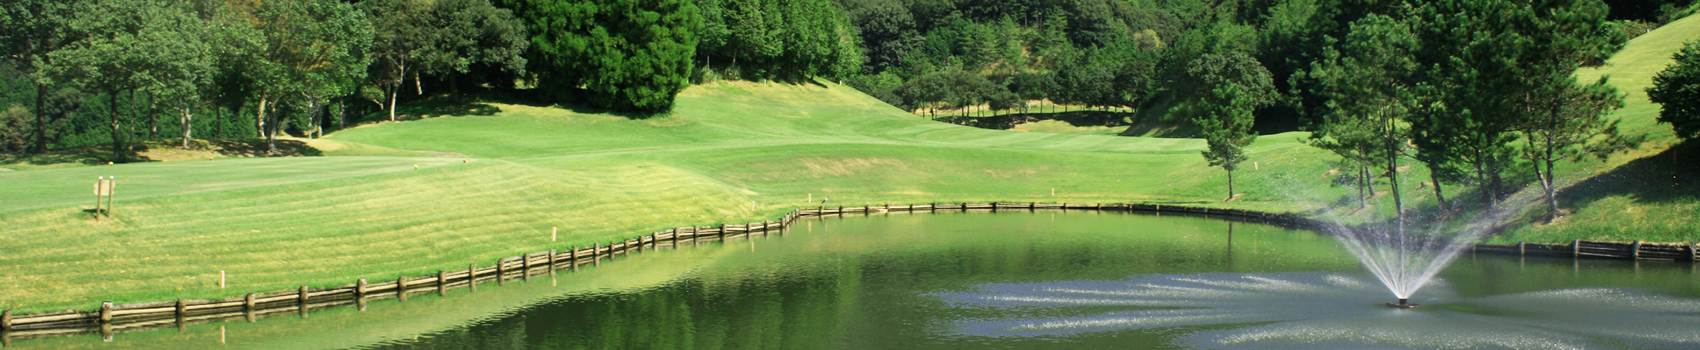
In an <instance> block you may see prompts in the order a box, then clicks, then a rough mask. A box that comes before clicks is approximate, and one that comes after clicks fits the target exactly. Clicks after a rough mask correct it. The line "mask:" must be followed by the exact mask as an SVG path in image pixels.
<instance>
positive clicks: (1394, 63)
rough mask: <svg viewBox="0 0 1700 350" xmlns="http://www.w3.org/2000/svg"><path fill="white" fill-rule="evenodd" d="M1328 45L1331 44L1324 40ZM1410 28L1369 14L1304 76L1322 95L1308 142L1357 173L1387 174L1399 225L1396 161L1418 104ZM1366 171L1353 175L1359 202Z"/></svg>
mask: <svg viewBox="0 0 1700 350" xmlns="http://www.w3.org/2000/svg"><path fill="white" fill-rule="evenodd" d="M1330 41H1332V40H1330ZM1418 45H1419V42H1418V40H1417V37H1416V34H1415V33H1414V32H1413V31H1412V29H1411V26H1410V24H1408V23H1406V22H1403V21H1399V20H1395V19H1393V18H1391V17H1388V16H1383V15H1370V16H1366V17H1364V18H1363V19H1360V20H1358V21H1355V22H1353V23H1352V24H1351V31H1350V32H1349V33H1348V34H1347V35H1346V40H1345V41H1344V42H1342V43H1341V44H1340V45H1339V48H1335V47H1327V48H1325V49H1324V50H1323V59H1322V60H1321V61H1319V62H1316V63H1313V64H1312V66H1311V71H1310V73H1309V77H1310V78H1312V79H1315V81H1316V82H1317V86H1316V90H1317V91H1316V93H1317V94H1318V95H1320V96H1322V97H1324V98H1325V99H1326V100H1325V104H1324V107H1323V108H1322V110H1323V111H1325V112H1324V114H1323V115H1322V116H1320V117H1321V118H1320V119H1321V120H1322V123H1321V125H1320V126H1319V127H1318V128H1316V130H1315V132H1314V133H1312V134H1311V144H1313V145H1316V146H1318V147H1321V148H1323V149H1327V150H1330V151H1333V152H1334V153H1335V154H1339V155H1340V156H1341V157H1344V158H1345V159H1346V160H1347V161H1348V163H1353V164H1356V165H1357V166H1359V167H1361V168H1362V169H1368V168H1372V167H1376V166H1377V165H1378V166H1379V167H1380V168H1381V169H1382V170H1383V171H1384V172H1385V173H1386V174H1387V177H1388V183H1389V185H1388V186H1389V187H1390V188H1391V193H1392V194H1393V203H1394V211H1395V213H1397V214H1398V216H1399V218H1400V220H1401V221H1403V219H1404V217H1405V203H1404V200H1403V199H1402V197H1401V194H1400V192H1399V158H1400V157H1401V156H1403V155H1405V153H1406V152H1405V151H1406V150H1405V146H1406V145H1407V144H1409V143H1410V137H1409V130H1408V128H1407V127H1405V126H1404V125H1405V123H1406V121H1407V120H1408V119H1409V116H1410V115H1411V113H1412V111H1413V110H1415V109H1417V108H1418V107H1419V106H1420V101H1419V95H1418V91H1417V90H1418V86H1417V85H1418V84H1419V80H1418V79H1419V77H1418V74H1419V71H1418V66H1417V62H1416V61H1415V59H1414V58H1413V57H1412V55H1413V54H1414V53H1415V52H1416V51H1418V50H1419V49H1420V47H1419V46H1418ZM1368 173H1369V172H1368V171H1362V172H1361V173H1360V174H1361V175H1360V176H1359V183H1360V185H1359V188H1360V191H1359V195H1358V196H1359V198H1358V200H1359V202H1360V203H1363V202H1364V201H1365V200H1364V196H1365V194H1364V192H1363V191H1362V188H1364V187H1367V184H1368V182H1369V181H1370V180H1371V179H1369V178H1368V175H1369V174H1368Z"/></svg>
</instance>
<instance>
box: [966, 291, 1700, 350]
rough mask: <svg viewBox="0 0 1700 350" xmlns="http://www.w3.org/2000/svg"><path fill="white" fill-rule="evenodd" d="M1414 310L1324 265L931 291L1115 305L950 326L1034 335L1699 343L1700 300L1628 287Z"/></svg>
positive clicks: (1049, 303) (993, 302) (1005, 300)
mask: <svg viewBox="0 0 1700 350" xmlns="http://www.w3.org/2000/svg"><path fill="white" fill-rule="evenodd" d="M1437 282H1438V283H1435V285H1434V288H1433V290H1430V291H1427V292H1424V294H1423V295H1424V297H1425V299H1424V300H1422V301H1423V302H1426V305H1423V306H1421V307H1419V308H1415V309H1395V308H1390V307H1387V306H1385V305H1384V303H1385V302H1387V301H1388V300H1387V299H1388V297H1387V293H1386V291H1385V290H1384V289H1383V288H1382V286H1380V285H1379V284H1377V283H1376V281H1375V280H1372V279H1367V278H1364V277H1357V276H1348V275H1341V274H1332V273H1272V274H1239V273H1204V274H1191V275H1149V276H1142V277H1137V278H1134V279H1131V280H1125V281H1070V282H1043V283H1018V284H1000V283H991V284H984V285H981V286H979V287H978V288H975V290H973V291H971V292H957V293H935V294H933V295H934V296H935V297H938V298H941V299H943V300H946V301H948V302H950V303H951V304H952V305H953V306H955V307H962V308H994V309H1021V308H1027V307H1033V306H1041V307H1119V308H1122V310H1115V311H1105V312H1101V313H1097V314H1092V315H1083V316H1077V317H1062V318H1016V319H982V320H966V321H963V322H961V323H959V324H958V326H957V327H956V328H955V331H956V332H960V333H963V334H968V335H975V336H986V337H1032V336H1041V335H1044V336H1056V335H1067V334H1079V333H1089V332H1102V331H1110V330H1125V329H1143V328H1165V327H1181V326H1197V325H1236V324H1238V325H1246V327H1243V328H1228V329H1213V330H1205V331H1199V332H1195V333H1192V334H1189V335H1187V336H1185V337H1183V338H1182V339H1181V342H1182V343H1184V344H1186V345H1188V346H1194V347H1200V348H1246V349H1270V348H1294V349H1312V348H1319V347H1340V348H1361V347H1365V346H1373V347H1395V348H1515V349H1586V348H1600V347H1649V348H1671V349H1679V348H1681V349H1689V348H1694V347H1696V346H1700V300H1695V299H1687V298H1678V297H1671V296H1663V295H1656V294H1649V293H1643V292H1637V291H1635V290H1632V289H1624V288H1577V289H1560V290H1549V291H1536V292H1524V293H1516V294H1507V295H1496V296H1487V297H1477V298H1467V297H1460V296H1458V295H1456V293H1454V292H1453V291H1452V290H1451V288H1449V285H1448V284H1447V283H1444V281H1437Z"/></svg>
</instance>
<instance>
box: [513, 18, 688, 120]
mask: <svg viewBox="0 0 1700 350" xmlns="http://www.w3.org/2000/svg"><path fill="white" fill-rule="evenodd" d="M515 5H517V6H518V8H519V9H518V10H517V11H515V12H516V13H517V15H518V16H519V17H520V18H521V20H522V21H523V22H524V23H525V26H526V29H527V31H528V32H530V33H531V47H532V50H531V51H529V56H527V62H529V70H530V71H532V72H535V73H537V84H538V86H539V87H542V88H544V89H545V90H546V93H548V94H550V97H549V98H551V99H554V100H556V101H570V100H572V99H573V98H574V97H573V96H572V94H573V92H575V91H581V90H580V89H581V88H582V91H585V92H588V95H589V99H590V101H591V102H592V103H594V104H596V105H598V106H602V107H605V108H610V109H614V110H623V111H642V112H658V111H665V110H668V109H670V108H672V106H673V96H674V95H677V94H678V93H679V91H681V90H684V88H685V86H687V85H689V83H690V80H689V78H690V73H691V67H692V66H691V57H692V56H694V55H695V53H696V47H697V35H696V31H697V30H698V29H699V28H701V27H702V21H701V16H700V15H699V14H698V13H697V8H696V5H694V4H692V3H691V2H690V1H688V0H594V1H568V0H522V1H518V3H517V4H515Z"/></svg>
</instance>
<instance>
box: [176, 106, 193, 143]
mask: <svg viewBox="0 0 1700 350" xmlns="http://www.w3.org/2000/svg"><path fill="white" fill-rule="evenodd" d="M178 111H179V112H182V113H183V149H189V138H190V137H192V136H194V135H193V134H191V130H193V127H192V126H190V124H189V122H190V121H191V120H193V119H194V118H195V112H192V111H190V109H189V108H186V107H185V108H178Z"/></svg>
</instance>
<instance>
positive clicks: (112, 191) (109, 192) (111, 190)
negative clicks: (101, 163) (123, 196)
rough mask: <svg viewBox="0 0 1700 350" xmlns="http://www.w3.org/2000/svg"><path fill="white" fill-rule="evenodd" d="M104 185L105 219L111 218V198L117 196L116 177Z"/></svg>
mask: <svg viewBox="0 0 1700 350" xmlns="http://www.w3.org/2000/svg"><path fill="white" fill-rule="evenodd" d="M107 180H109V181H108V182H107V183H106V218H107V219H111V218H112V212H113V211H114V210H112V196H113V195H116V194H118V177H117V176H113V177H112V178H110V179H107Z"/></svg>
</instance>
